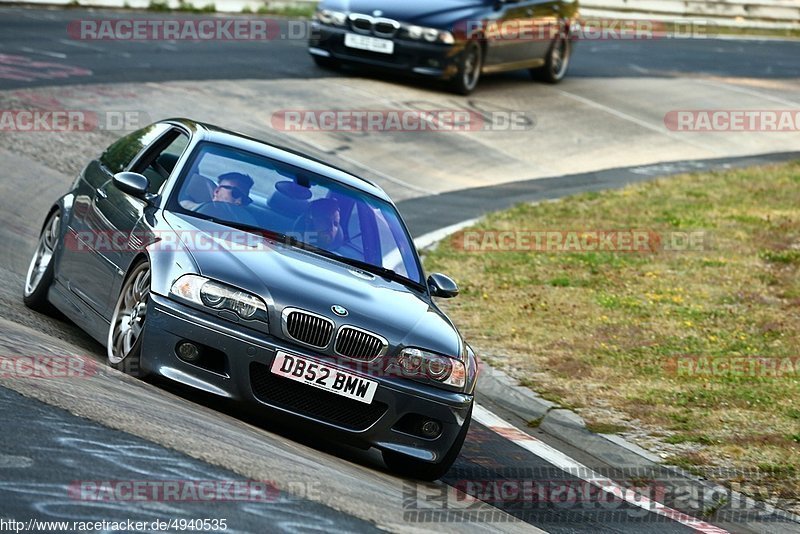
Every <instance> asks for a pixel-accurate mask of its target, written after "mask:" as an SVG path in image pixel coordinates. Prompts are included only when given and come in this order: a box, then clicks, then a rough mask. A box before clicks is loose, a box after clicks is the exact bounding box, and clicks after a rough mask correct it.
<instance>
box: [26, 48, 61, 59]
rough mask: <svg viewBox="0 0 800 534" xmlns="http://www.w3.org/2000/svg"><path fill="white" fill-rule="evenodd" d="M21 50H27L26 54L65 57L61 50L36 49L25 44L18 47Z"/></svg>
mask: <svg viewBox="0 0 800 534" xmlns="http://www.w3.org/2000/svg"><path fill="white" fill-rule="evenodd" d="M20 50H22V51H23V52H27V53H28V54H39V55H41V56H47V57H54V58H56V59H66V58H67V54H62V53H61V52H50V51H49V50H36V49H35V48H29V47H27V46H23V47H22V48H20Z"/></svg>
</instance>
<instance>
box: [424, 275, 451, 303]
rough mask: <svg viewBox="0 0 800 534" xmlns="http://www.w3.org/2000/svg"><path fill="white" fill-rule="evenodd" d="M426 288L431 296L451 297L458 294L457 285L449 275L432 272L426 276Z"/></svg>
mask: <svg viewBox="0 0 800 534" xmlns="http://www.w3.org/2000/svg"><path fill="white" fill-rule="evenodd" d="M428 289H430V291H431V296H434V297H441V298H443V299H451V298H453V297H455V296H456V295H458V285H457V284H456V283H455V281H454V280H453V279H452V278H450V277H449V276H445V275H443V274H441V273H433V274H432V275H430V276H429V277H428Z"/></svg>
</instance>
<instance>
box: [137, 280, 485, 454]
mask: <svg viewBox="0 0 800 534" xmlns="http://www.w3.org/2000/svg"><path fill="white" fill-rule="evenodd" d="M146 324H147V326H146V328H145V332H144V335H143V338H142V339H143V344H142V361H141V365H142V368H143V369H144V370H145V371H147V372H150V373H154V374H157V375H160V376H163V377H166V378H168V379H171V380H174V381H177V382H180V383H182V384H185V385H188V386H191V387H194V388H197V389H200V390H203V391H205V392H207V393H211V394H215V395H219V396H221V397H225V398H228V399H231V400H234V401H241V402H244V403H247V404H249V405H251V406H253V407H256V409H257V411H258V412H259V413H265V414H267V415H268V416H270V417H271V418H276V419H281V420H283V421H286V422H289V423H292V424H303V425H304V426H305V427H307V428H309V429H310V430H311V431H316V432H317V433H318V434H319V436H320V437H323V438H326V439H330V440H332V441H340V442H345V443H348V444H351V445H355V446H358V447H362V448H368V447H376V448H378V449H381V450H392V451H395V452H399V453H402V454H406V455H409V456H412V457H414V458H417V459H420V460H423V461H429V462H438V461H440V460H441V459H442V457H443V456H444V455H445V454H446V453H447V451H448V450H449V449H450V447H451V445H452V443H453V442H454V441H455V439H456V436H457V435H458V432H459V430H460V429H461V427H462V425H463V424H464V422H465V418H466V417H467V415H468V412H469V408H470V406H471V404H472V402H473V396H472V395H467V394H464V393H457V392H450V391H445V390H440V389H438V388H434V387H431V386H426V385H424V384H418V383H416V382H413V381H410V380H402V381H401V382H399V381H398V380H397V378H396V377H395V378H394V380H392V379H391V378H388V379H387V378H384V377H380V376H375V375H374V374H363V373H362V375H363V376H364V377H366V378H369V379H371V380H376V381H377V382H378V388H377V391H376V392H375V396H374V399H373V401H372V403H371V404H369V405H367V404H365V403H361V402H358V401H354V400H350V399H347V398H345V397H342V396H339V395H336V394H333V393H329V392H327V391H323V390H319V389H316V388H313V387H311V386H307V385H304V384H301V383H298V382H294V381H292V380H288V379H286V378H282V377H279V376H276V375H273V374H272V373H271V372H270V366H271V364H272V362H273V360H274V358H275V356H276V354H277V352H278V351H279V350H280V351H285V352H287V353H290V354H296V355H299V356H302V357H305V358H308V359H313V360H317V361H319V362H321V363H324V364H326V365H329V366H332V367H338V368H340V369H342V370H343V371H346V372H349V373H353V370H352V369H350V368H348V367H346V366H341V365H339V364H337V363H336V362H335V360H334V359H333V358H331V357H330V356H325V355H317V354H312V353H309V352H308V350H307V349H301V348H298V347H297V346H296V345H293V344H290V343H286V342H285V341H283V340H281V339H277V338H275V337H273V336H270V335H269V334H267V333H265V332H256V331H254V330H252V329H250V328H245V327H242V326H240V325H237V324H236V323H233V322H228V321H226V320H224V319H222V318H217V317H214V316H212V315H210V314H208V313H205V312H202V311H200V310H196V309H194V308H192V307H190V306H187V305H184V304H182V303H179V302H176V301H174V300H172V299H169V298H166V297H163V296H160V295H155V294H151V298H150V302H149V304H148V311H147V323H146ZM183 341H191V342H193V343H195V344H197V345H199V346H201V347H202V348H203V350H204V351H208V352H209V353H213V354H214V355H215V356H216V358H217V359H219V360H220V362H221V363H220V362H217V363H215V365H214V366H211V367H213V369H212V368H210V367H209V366H207V365H204V366H200V365H194V364H191V363H187V362H186V361H184V360H182V359H181V358H179V357H178V354H177V347H178V345H179V344H180V343H181V342H183ZM215 362H216V360H215ZM408 414H412V415H410V416H409V415H408ZM416 415H421V416H424V417H426V418H431V419H435V420H437V421H439V422H440V424H441V428H442V431H441V434H440V435H439V437H437V438H435V439H425V438H422V437H419V436H415V435H412V434H410V433H407V432H404V431H402V428H401V429H398V423H399V422H401V420H403V418H404V416H408V417H415V416H416ZM406 419H407V418H406Z"/></svg>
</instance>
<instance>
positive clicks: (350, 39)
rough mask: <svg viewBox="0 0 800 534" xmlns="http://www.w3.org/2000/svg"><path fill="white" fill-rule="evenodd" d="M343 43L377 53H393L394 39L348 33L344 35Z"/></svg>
mask: <svg viewBox="0 0 800 534" xmlns="http://www.w3.org/2000/svg"><path fill="white" fill-rule="evenodd" d="M344 45H345V46H348V47H350V48H358V49H359V50H369V51H370V52H378V53H379V54H394V41H392V40H391V39H378V38H377V37H369V36H367V35H358V34H355V33H348V34H345V36H344Z"/></svg>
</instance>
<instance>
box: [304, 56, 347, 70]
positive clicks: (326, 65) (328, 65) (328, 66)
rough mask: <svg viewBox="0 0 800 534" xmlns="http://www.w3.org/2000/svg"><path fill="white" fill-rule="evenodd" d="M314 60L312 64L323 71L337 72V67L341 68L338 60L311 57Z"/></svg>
mask: <svg viewBox="0 0 800 534" xmlns="http://www.w3.org/2000/svg"><path fill="white" fill-rule="evenodd" d="M311 57H312V58H314V63H316V64H317V67H319V68H321V69H325V70H337V69H338V68H339V67H341V66H342V64H341V63H339V61H338V60H336V59H333V58H332V57H322V56H311Z"/></svg>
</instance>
